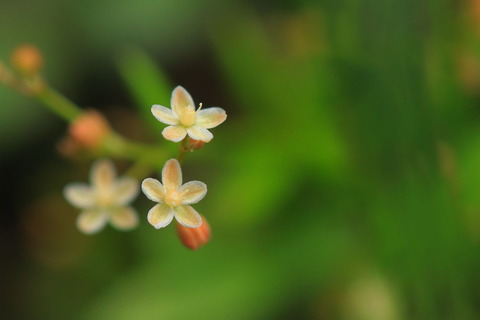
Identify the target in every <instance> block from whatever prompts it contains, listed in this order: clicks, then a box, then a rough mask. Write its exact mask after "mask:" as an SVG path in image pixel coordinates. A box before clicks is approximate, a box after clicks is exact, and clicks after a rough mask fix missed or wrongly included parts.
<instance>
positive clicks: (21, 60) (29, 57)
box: [11, 44, 43, 74]
mask: <svg viewBox="0 0 480 320" xmlns="http://www.w3.org/2000/svg"><path fill="white" fill-rule="evenodd" d="M11 62H12V65H13V66H14V67H15V68H17V69H18V70H20V71H21V72H23V73H26V74H35V73H37V72H38V71H39V70H40V68H41V67H42V66H43V57H42V55H41V53H40V51H39V50H38V49H37V48H36V47H34V46H32V45H29V44H24V45H21V46H19V47H17V48H16V49H15V50H14V51H13V53H12V56H11Z"/></svg>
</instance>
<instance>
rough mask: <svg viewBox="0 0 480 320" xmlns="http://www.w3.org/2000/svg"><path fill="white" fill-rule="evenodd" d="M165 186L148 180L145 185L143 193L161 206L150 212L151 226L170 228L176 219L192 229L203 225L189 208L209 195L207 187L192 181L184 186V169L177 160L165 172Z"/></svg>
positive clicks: (143, 185)
mask: <svg viewBox="0 0 480 320" xmlns="http://www.w3.org/2000/svg"><path fill="white" fill-rule="evenodd" d="M162 182H163V185H162V184H161V183H160V181H158V180H156V179H152V178H147V179H145V180H143V182H142V191H143V193H145V195H146V196H147V198H148V199H150V200H152V201H155V202H158V204H157V205H156V206H154V207H153V208H152V209H150V211H149V212H148V216H147V219H148V222H149V223H150V224H151V225H152V226H154V227H155V228H156V229H160V228H163V227H166V226H167V225H168V224H170V222H172V220H173V217H175V218H176V219H177V221H178V222H179V223H180V224H181V225H183V226H185V227H189V228H198V227H200V226H201V225H202V218H201V217H200V215H199V214H198V212H197V211H195V209H193V208H192V207H191V206H189V204H194V203H197V202H199V201H200V200H202V199H203V197H205V194H207V185H206V184H205V183H203V182H200V181H190V182H187V183H185V184H183V185H182V169H181V168H180V164H179V163H178V161H177V160H176V159H170V160H168V161H167V162H166V163H165V166H164V167H163V170H162Z"/></svg>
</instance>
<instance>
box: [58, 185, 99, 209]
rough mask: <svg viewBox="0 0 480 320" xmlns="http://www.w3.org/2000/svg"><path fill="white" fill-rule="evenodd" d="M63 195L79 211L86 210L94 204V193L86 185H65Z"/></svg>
mask: <svg viewBox="0 0 480 320" xmlns="http://www.w3.org/2000/svg"><path fill="white" fill-rule="evenodd" d="M63 195H64V196H65V198H66V199H67V201H68V202H70V204H71V205H73V206H75V207H77V208H80V209H88V208H91V207H93V206H95V204H96V201H95V193H94V192H93V190H92V189H91V188H90V187H89V186H88V185H86V184H83V183H71V184H69V185H67V186H66V187H65V189H64V190H63Z"/></svg>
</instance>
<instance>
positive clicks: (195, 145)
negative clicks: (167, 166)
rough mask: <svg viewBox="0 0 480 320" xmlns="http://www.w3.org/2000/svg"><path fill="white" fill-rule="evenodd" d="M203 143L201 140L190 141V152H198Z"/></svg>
mask: <svg viewBox="0 0 480 320" xmlns="http://www.w3.org/2000/svg"><path fill="white" fill-rule="evenodd" d="M204 144H205V142H203V141H202V140H195V139H190V150H198V149H200V148H202V147H203V145H204Z"/></svg>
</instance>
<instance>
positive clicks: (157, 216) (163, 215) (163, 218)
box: [147, 203, 174, 229]
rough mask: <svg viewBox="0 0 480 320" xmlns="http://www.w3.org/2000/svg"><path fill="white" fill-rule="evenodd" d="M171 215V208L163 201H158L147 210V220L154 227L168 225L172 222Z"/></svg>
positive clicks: (172, 215) (158, 227)
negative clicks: (158, 202)
mask: <svg viewBox="0 0 480 320" xmlns="http://www.w3.org/2000/svg"><path fill="white" fill-rule="evenodd" d="M173 217H174V214H173V210H172V208H170V207H169V206H167V205H166V204H164V203H160V204H157V205H156V206H154V207H153V208H152V209H150V211H148V215H147V220H148V222H149V223H150V224H151V225H152V226H154V227H155V229H160V228H163V227H166V226H168V225H169V224H170V222H172V220H173Z"/></svg>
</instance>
